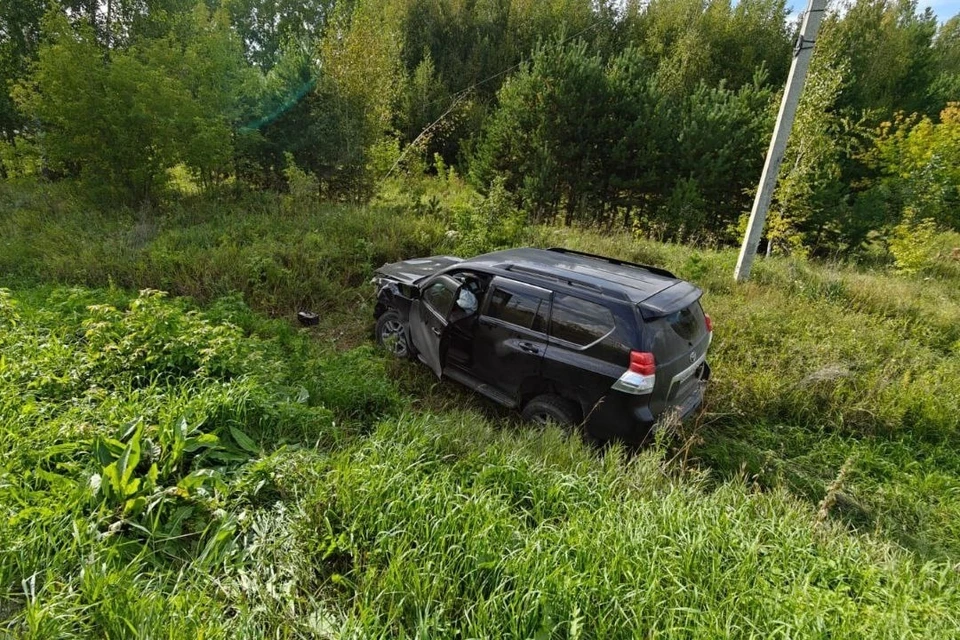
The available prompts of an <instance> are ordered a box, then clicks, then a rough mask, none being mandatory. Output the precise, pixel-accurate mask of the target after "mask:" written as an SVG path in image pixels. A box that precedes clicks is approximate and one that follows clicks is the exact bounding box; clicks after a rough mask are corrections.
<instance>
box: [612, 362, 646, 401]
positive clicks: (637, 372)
mask: <svg viewBox="0 0 960 640" xmlns="http://www.w3.org/2000/svg"><path fill="white" fill-rule="evenodd" d="M656 383H657V362H656V360H655V359H654V357H653V354H652V353H647V352H645V351H631V352H630V367H629V368H628V369H627V370H626V371H624V372H623V375H622V376H620V378H619V379H618V380H617V381H616V382H614V383H613V389H615V390H617V391H622V392H624V393H630V394H633V395H637V396H638V395H643V394H645V393H650V392H651V391H653V387H654V385H656Z"/></svg>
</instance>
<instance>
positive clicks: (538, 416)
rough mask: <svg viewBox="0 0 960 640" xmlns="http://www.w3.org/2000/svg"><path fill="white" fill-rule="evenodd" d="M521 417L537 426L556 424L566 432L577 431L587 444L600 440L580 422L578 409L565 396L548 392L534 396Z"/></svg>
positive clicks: (597, 442)
mask: <svg viewBox="0 0 960 640" xmlns="http://www.w3.org/2000/svg"><path fill="white" fill-rule="evenodd" d="M522 415H523V419H524V420H526V421H527V422H530V423H531V424H534V425H536V426H539V427H546V426H547V425H551V424H554V425H557V426H558V427H560V428H561V429H563V430H564V431H567V432H568V433H578V434H579V435H580V437H581V438H583V441H584V442H585V443H587V444H591V445H596V444H599V443H600V441H599V440H598V439H597V438H595V437H594V436H593V435H591V434H590V432H589V431H588V430H587V428H586V425H583V424H581V422H582V421H581V420H580V409H579V407H577V405H576V404H575V403H573V402H571V401H570V400H567V399H566V398H561V397H560V396H555V395H553V394H550V393H545V394H543V395H540V396H537V397H535V398H534V399H533V400H531V401H530V402H528V403H527V406H525V407H524V408H523V414H522Z"/></svg>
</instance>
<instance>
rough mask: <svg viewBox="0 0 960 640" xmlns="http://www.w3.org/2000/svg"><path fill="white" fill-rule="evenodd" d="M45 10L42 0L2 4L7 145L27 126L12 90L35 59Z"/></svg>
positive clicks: (1, 97) (1, 89) (0, 61)
mask: <svg viewBox="0 0 960 640" xmlns="http://www.w3.org/2000/svg"><path fill="white" fill-rule="evenodd" d="M44 11H45V3H44V2H42V1H41V0H17V1H16V2H3V3H0V135H2V136H3V137H4V139H6V141H7V142H11V143H12V142H13V138H14V135H15V134H16V133H17V132H18V131H20V130H21V129H23V127H24V125H25V122H24V119H23V114H21V113H20V112H19V110H18V109H17V106H16V104H15V103H14V101H13V99H12V98H11V96H10V94H9V88H10V87H11V86H12V85H13V84H15V83H17V82H19V81H21V80H22V79H23V78H24V77H26V75H27V71H28V68H29V65H30V63H31V62H32V61H33V60H35V59H36V55H37V48H38V46H39V44H40V23H41V21H42V18H43V14H44Z"/></svg>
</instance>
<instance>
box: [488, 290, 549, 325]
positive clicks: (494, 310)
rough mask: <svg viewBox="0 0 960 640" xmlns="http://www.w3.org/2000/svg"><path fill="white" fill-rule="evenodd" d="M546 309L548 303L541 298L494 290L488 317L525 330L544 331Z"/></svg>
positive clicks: (491, 295)
mask: <svg viewBox="0 0 960 640" xmlns="http://www.w3.org/2000/svg"><path fill="white" fill-rule="evenodd" d="M546 307H547V303H546V301H545V300H543V299H542V298H540V297H537V296H534V295H530V294H527V293H514V292H512V291H504V290H503V289H494V291H493V292H492V293H491V294H490V305H489V306H488V307H487V315H488V316H489V317H491V318H497V319H498V320H503V321H504V322H508V323H510V324H512V325H516V326H518V327H523V328H524V329H532V330H533V331H544V330H545V329H546V326H545V325H546V322H545V319H544V314H545V312H546Z"/></svg>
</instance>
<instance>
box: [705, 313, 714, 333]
mask: <svg viewBox="0 0 960 640" xmlns="http://www.w3.org/2000/svg"><path fill="white" fill-rule="evenodd" d="M703 321H704V322H706V323H707V333H713V320H711V319H710V316H709V315H707V314H703Z"/></svg>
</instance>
